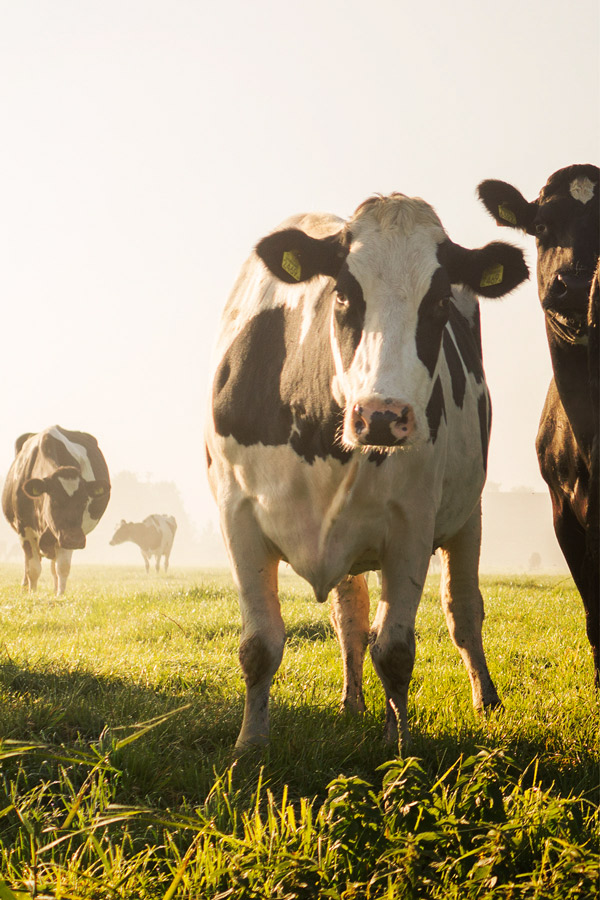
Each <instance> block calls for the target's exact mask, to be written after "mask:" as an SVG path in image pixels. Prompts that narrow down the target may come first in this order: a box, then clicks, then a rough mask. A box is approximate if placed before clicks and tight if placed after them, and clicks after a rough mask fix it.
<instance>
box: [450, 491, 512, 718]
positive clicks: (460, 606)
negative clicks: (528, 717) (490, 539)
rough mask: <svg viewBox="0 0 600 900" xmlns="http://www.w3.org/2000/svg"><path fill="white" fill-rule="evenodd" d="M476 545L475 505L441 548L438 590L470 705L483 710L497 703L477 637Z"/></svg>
mask: <svg viewBox="0 0 600 900" xmlns="http://www.w3.org/2000/svg"><path fill="white" fill-rule="evenodd" d="M480 545H481V507H480V504H478V505H477V508H476V509H475V511H474V512H473V514H472V515H471V517H470V518H469V519H468V521H467V523H466V524H465V525H464V526H463V528H462V529H461V530H460V531H459V532H458V534H456V535H455V536H454V537H453V538H451V539H450V540H449V541H446V543H445V544H444V546H443V547H442V548H441V557H442V578H441V593H442V607H443V609H444V613H445V616H446V624H447V626H448V631H449V632H450V637H451V638H452V640H453V641H454V644H455V645H456V647H457V649H458V652H459V653H460V655H461V657H462V661H463V663H464V665H465V668H466V670H467V672H468V674H469V680H470V682H471V692H472V696H473V706H474V707H475V709H477V710H484V709H490V708H493V707H496V706H500V705H501V704H500V700H499V699H498V694H497V693H496V688H495V687H494V683H493V681H492V679H491V677H490V673H489V671H488V667H487V662H486V659H485V654H484V651H483V642H482V637H481V629H482V625H483V618H484V612H483V599H482V597H481V592H480V590H479V573H478V570H479V551H480Z"/></svg>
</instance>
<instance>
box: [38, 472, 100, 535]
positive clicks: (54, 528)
mask: <svg viewBox="0 0 600 900" xmlns="http://www.w3.org/2000/svg"><path fill="white" fill-rule="evenodd" d="M23 492H24V493H25V494H26V496H27V497H29V498H30V499H32V500H35V501H38V503H40V504H41V512H42V516H41V518H42V519H43V522H44V525H45V527H46V537H45V539H44V540H45V543H46V544H48V543H49V542H50V543H52V542H53V539H54V543H55V545H58V546H59V547H62V548H63V549H64V550H81V549H83V548H84V547H85V535H86V533H87V532H88V531H90V530H91V529H90V527H89V523H88V521H87V519H92V520H94V524H96V521H97V520H98V519H99V518H100V516H101V515H102V513H103V512H104V509H105V508H106V503H107V501H108V495H109V494H110V484H109V483H108V481H105V480H104V479H99V480H97V481H85V480H84V479H83V478H82V477H81V473H80V471H79V469H77V468H75V467H74V466H61V467H60V468H58V469H55V471H54V472H53V473H52V475H49V476H47V477H46V478H30V479H28V481H26V482H25V484H24V485H23ZM48 532H49V534H48ZM42 549H44V548H42ZM46 549H50V548H49V547H48V548H46Z"/></svg>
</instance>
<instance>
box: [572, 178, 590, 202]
mask: <svg viewBox="0 0 600 900" xmlns="http://www.w3.org/2000/svg"><path fill="white" fill-rule="evenodd" d="M569 190H570V192H571V197H573V199H574V200H579V202H580V203H589V201H590V200H591V199H592V198H593V196H594V190H595V185H594V182H593V181H590V179H589V178H588V177H587V176H584V177H583V178H574V179H573V181H572V182H571V184H570V185H569Z"/></svg>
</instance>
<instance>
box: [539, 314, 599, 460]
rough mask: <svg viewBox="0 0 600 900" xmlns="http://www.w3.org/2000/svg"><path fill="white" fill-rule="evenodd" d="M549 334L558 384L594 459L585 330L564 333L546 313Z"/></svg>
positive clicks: (587, 455)
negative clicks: (583, 331) (579, 332)
mask: <svg viewBox="0 0 600 900" xmlns="http://www.w3.org/2000/svg"><path fill="white" fill-rule="evenodd" d="M546 334H547V336H548V346H549V348H550V359H551V361H552V371H553V373H554V381H555V383H556V388H557V391H558V394H559V397H560V399H561V402H562V405H563V407H564V410H565V413H566V415H567V418H568V420H569V422H570V423H571V427H572V429H573V432H574V434H575V439H576V440H577V444H578V446H579V449H580V450H581V452H582V453H583V455H584V456H585V458H586V460H588V462H589V459H590V451H591V446H592V440H593V427H592V423H593V416H592V402H591V397H590V389H589V369H588V352H587V341H586V336H585V334H584V335H583V336H581V335H580V336H579V337H578V336H577V335H576V334H575V333H574V332H571V333H567V332H565V333H564V334H561V333H560V331H559V330H557V328H556V323H555V321H553V320H552V319H550V318H549V317H548V316H546Z"/></svg>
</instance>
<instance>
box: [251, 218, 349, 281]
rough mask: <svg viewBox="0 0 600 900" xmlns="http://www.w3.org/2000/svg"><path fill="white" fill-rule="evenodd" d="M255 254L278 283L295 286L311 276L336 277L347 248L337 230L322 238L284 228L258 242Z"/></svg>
mask: <svg viewBox="0 0 600 900" xmlns="http://www.w3.org/2000/svg"><path fill="white" fill-rule="evenodd" d="M256 253H257V254H258V256H259V257H260V258H261V259H262V261H263V262H264V264H265V266H266V267H267V269H269V271H270V272H271V273H272V274H273V275H274V276H275V277H276V278H278V279H279V280H280V281H284V282H285V283H286V284H298V283H299V282H301V281H309V280H310V279H311V278H314V277H315V275H330V276H331V277H332V278H336V277H337V275H338V274H339V271H340V269H341V267H342V264H343V262H344V260H345V259H346V256H347V255H348V248H347V246H346V245H345V243H344V240H343V232H341V231H340V232H338V233H337V234H333V235H331V236H329V237H326V238H314V237H310V236H309V235H308V234H306V232H304V231H301V230H300V229H299V228H286V229H284V230H283V231H275V232H273V234H269V235H267V237H264V238H263V239H262V240H261V241H259V242H258V244H257V245H256Z"/></svg>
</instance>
